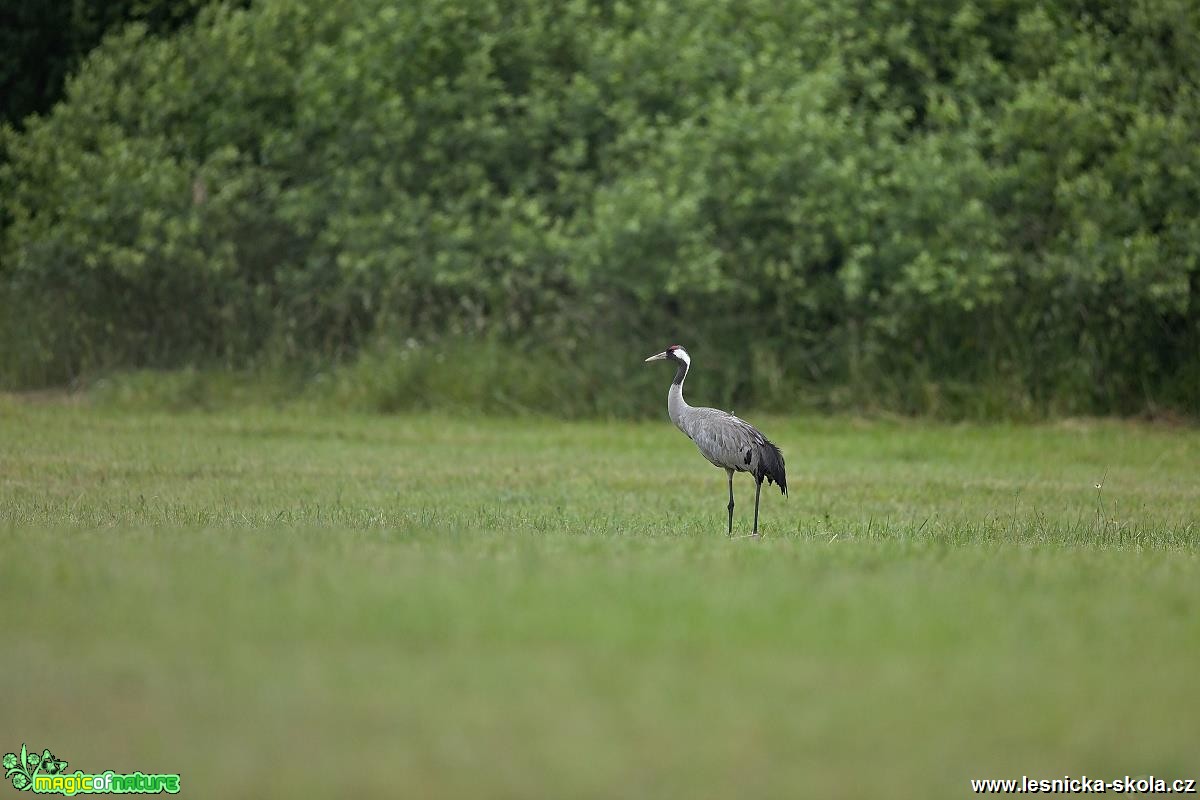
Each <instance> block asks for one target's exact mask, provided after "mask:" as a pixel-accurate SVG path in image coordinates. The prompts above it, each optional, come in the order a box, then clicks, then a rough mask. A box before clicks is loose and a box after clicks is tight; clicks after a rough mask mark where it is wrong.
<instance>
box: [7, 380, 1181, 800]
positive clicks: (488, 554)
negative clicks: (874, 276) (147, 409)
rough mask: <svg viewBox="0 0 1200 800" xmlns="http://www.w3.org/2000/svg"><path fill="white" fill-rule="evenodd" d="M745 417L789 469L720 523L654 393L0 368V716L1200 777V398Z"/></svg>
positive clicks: (205, 771) (333, 784) (769, 775)
mask: <svg viewBox="0 0 1200 800" xmlns="http://www.w3.org/2000/svg"><path fill="white" fill-rule="evenodd" d="M765 422H766V423H768V425H767V427H768V428H769V430H770V431H771V432H772V435H773V436H774V437H776V440H777V441H780V442H782V443H783V444H784V446H785V448H786V449H788V452H789V455H790V457H791V458H790V460H789V467H790V469H789V478H790V479H791V480H790V481H789V482H790V484H791V496H790V497H789V498H788V499H787V500H786V501H785V500H784V499H783V498H781V497H779V496H778V495H776V494H771V495H766V494H764V499H763V519H762V526H763V528H762V529H763V531H764V533H765V534H766V538H765V539H764V540H763V541H762V542H750V541H748V540H742V541H733V542H730V541H728V540H726V538H725V533H724V531H725V528H724V526H725V508H724V505H725V494H724V490H725V486H724V475H723V474H721V473H720V472H719V471H718V470H714V469H713V468H712V467H711V466H709V465H708V464H706V463H703V460H702V459H700V458H698V457H696V456H695V454H694V452H693V450H694V448H693V447H692V445H691V443H689V442H688V441H687V440H686V439H684V438H683V437H681V436H679V434H678V432H677V431H675V430H673V429H672V428H671V426H670V425H668V424H666V423H665V422H654V423H633V422H617V421H605V422H598V421H583V422H574V423H560V422H554V421H547V420H512V419H509V420H496V419H490V418H473V417H464V416H457V417H454V418H448V417H445V416H426V415H418V416H413V415H404V416H396V417H392V416H380V415H365V416H349V415H342V416H339V417H332V418H331V417H330V416H328V415H315V414H306V413H301V412H297V411H295V410H289V411H287V412H278V411H254V412H242V413H236V414H234V413H222V414H209V413H183V414H163V413H131V412H129V411H121V412H119V413H114V412H111V411H108V410H103V409H94V408H87V407H86V406H79V405H68V406H62V405H54V404H44V403H43V404H30V403H28V402H24V401H22V402H20V403H5V402H4V401H3V400H2V399H0V607H2V608H3V609H4V613H5V621H6V622H5V629H4V639H3V641H4V645H3V647H0V675H2V676H3V686H4V698H3V700H4V702H3V703H0V732H3V734H4V736H5V737H6V740H5V741H4V742H2V743H0V752H8V751H10V750H12V749H13V748H19V747H20V744H21V737H26V738H27V739H28V741H29V742H30V743H31V744H36V745H37V746H39V747H40V746H46V747H49V748H51V749H52V750H53V751H54V753H55V754H56V755H58V756H59V757H62V758H66V759H67V760H68V761H70V762H71V769H74V768H76V767H78V768H80V769H84V770H90V769H95V770H97V771H99V770H103V769H110V768H111V769H114V770H134V769H141V770H143V771H157V772H178V773H179V774H180V775H181V787H182V789H183V792H182V794H184V795H188V796H195V797H223V798H290V797H391V796H403V797H429V798H478V797H493V798H514V799H515V798H529V797H578V798H611V797H630V798H642V797H644V798H676V797H678V798H714V799H715V798H728V797H755V798H781V800H782V798H795V797H822V798H834V799H841V798H845V800H852V799H854V798H862V797H890V798H914V800H917V799H918V798H921V799H924V798H954V797H966V796H968V795H969V784H968V781H969V780H970V779H971V778H1018V779H1019V778H1020V777H1021V776H1022V775H1028V776H1031V777H1038V778H1054V777H1061V776H1063V775H1073V776H1079V775H1085V774H1086V775H1088V776H1090V777H1093V778H1095V777H1103V778H1105V779H1113V778H1119V777H1122V776H1124V775H1147V774H1152V775H1155V776H1158V777H1163V778H1167V779H1176V778H1194V777H1200V756H1198V754H1200V728H1198V727H1197V726H1196V724H1195V709H1196V708H1197V707H1198V705H1200V684H1198V683H1197V681H1196V663H1197V658H1198V656H1200V590H1198V588H1197V587H1200V560H1198V559H1197V548H1198V546H1200V518H1198V516H1197V513H1198V509H1200V486H1198V485H1197V482H1196V480H1195V470H1194V467H1195V464H1196V462H1197V456H1198V454H1200V433H1198V432H1196V431H1194V430H1178V429H1164V428H1160V427H1149V426H1138V425H1129V424H1118V423H1085V424H1080V423H1071V424H1055V425H1052V426H1040V427H1014V426H1009V425H987V426H979V425H966V424H963V425H956V426H953V427H951V426H945V425H941V424H928V423H911V422H910V423H903V424H897V423H889V422H857V421H852V420H846V419H782V418H780V419H774V420H770V419H768V420H766V421H765ZM514 453H519V454H521V458H519V459H515V458H514ZM1098 482H1102V483H1103V487H1102V489H1100V490H1097V489H1096V488H1095V484H1096V483H1098ZM748 486H749V482H748V481H747V482H746V483H745V484H741V483H739V486H738V490H739V491H740V492H742V493H743V494H742V495H741V497H743V499H744V498H745V497H746V495H745V492H746V491H747V487H748ZM748 513H749V507H748V506H746V505H745V504H744V503H742V504H739V508H738V514H737V520H736V525H737V528H738V532H744V531H745V530H747V529H748V527H749V524H750V521H749V518H748ZM4 791H7V789H4V788H0V793H3V792H4Z"/></svg>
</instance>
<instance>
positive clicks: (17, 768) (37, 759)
mask: <svg viewBox="0 0 1200 800" xmlns="http://www.w3.org/2000/svg"><path fill="white" fill-rule="evenodd" d="M0 764H3V765H4V777H5V778H7V779H8V780H10V781H12V785H13V788H14V789H16V790H17V791H25V790H26V789H32V788H33V779H34V778H35V777H36V776H38V775H40V774H42V773H45V774H47V775H58V774H61V773H62V771H63V770H65V769H66V768H67V762H66V761H62V760H60V759H59V758H57V757H55V755H54V754H53V753H51V752H50V751H49V750H42V752H41V755H39V754H38V752H37V751H36V750H34V751H33V752H30V751H29V748H28V747H26V746H25V745H24V744H22V745H21V754H20V755H19V756H18V755H17V754H16V753H5V754H4V757H3V759H0Z"/></svg>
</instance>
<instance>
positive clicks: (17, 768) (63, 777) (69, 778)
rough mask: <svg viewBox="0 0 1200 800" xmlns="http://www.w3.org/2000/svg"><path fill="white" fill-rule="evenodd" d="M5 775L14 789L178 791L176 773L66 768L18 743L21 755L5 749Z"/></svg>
mask: <svg viewBox="0 0 1200 800" xmlns="http://www.w3.org/2000/svg"><path fill="white" fill-rule="evenodd" d="M2 763H3V765H4V777H5V779H6V780H11V781H12V785H13V788H14V789H17V790H18V791H22V792H24V791H27V790H30V789H32V790H33V792H34V793H35V794H62V795H67V796H68V797H70V796H73V795H76V794H158V793H159V792H169V793H170V794H175V793H176V792H178V791H179V776H178V775H174V774H171V775H158V774H150V773H142V772H131V773H129V774H122V773H119V772H113V771H112V770H111V769H109V770H105V771H104V772H100V773H95V774H92V773H87V772H82V771H80V770H75V771H74V772H67V762H66V761H63V760H62V759H61V758H59V757H58V756H56V755H54V754H53V753H51V752H50V751H49V750H43V751H42V754H41V755H38V753H37V751H36V750H34V751H32V752H31V751H30V750H29V749H28V748H27V747H26V746H25V745H21V753H20V755H18V754H16V753H5V754H4V759H3V762H2Z"/></svg>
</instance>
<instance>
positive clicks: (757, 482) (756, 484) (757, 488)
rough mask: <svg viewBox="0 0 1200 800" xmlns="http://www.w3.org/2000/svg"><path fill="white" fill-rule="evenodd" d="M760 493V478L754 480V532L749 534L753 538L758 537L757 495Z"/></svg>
mask: <svg viewBox="0 0 1200 800" xmlns="http://www.w3.org/2000/svg"><path fill="white" fill-rule="evenodd" d="M761 494H762V478H758V479H757V480H755V481H754V533H752V534H750V535H751V536H753V537H754V538H755V539H757V538H758V497H759V495H761Z"/></svg>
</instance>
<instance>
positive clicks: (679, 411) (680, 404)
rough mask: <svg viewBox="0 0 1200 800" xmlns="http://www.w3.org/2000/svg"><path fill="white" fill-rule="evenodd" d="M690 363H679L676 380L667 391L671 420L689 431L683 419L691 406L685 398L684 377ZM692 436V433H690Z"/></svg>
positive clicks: (683, 429)
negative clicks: (684, 425)
mask: <svg viewBox="0 0 1200 800" xmlns="http://www.w3.org/2000/svg"><path fill="white" fill-rule="evenodd" d="M687 374H688V365H687V364H685V363H680V364H679V369H677V370H676V371H675V380H673V381H671V389H670V391H668V392H667V413H668V414H670V415H671V422H674V423H675V427H677V428H679V430H681V431H683V432H684V433H687V428H685V427H683V419H684V417H685V416H686V415H687V412H688V411H689V410H690V409H691V406H689V405H688V404H687V401H686V400H684V399H683V379H684V378H686V377H687ZM688 435H689V436H691V434H690V433H689V434H688Z"/></svg>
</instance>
